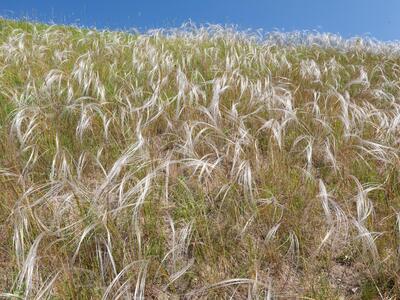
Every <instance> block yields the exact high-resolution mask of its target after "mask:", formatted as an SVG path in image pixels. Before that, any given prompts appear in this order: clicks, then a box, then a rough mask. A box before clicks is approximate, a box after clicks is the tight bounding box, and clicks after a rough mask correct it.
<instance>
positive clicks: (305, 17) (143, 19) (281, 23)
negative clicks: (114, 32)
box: [0, 0, 400, 40]
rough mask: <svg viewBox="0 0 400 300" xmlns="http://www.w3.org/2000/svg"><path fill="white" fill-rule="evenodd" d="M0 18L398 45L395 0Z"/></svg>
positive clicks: (150, 0) (8, 0)
mask: <svg viewBox="0 0 400 300" xmlns="http://www.w3.org/2000/svg"><path fill="white" fill-rule="evenodd" d="M0 15H1V16H3V17H12V18H21V17H28V18H30V19H34V20H38V21H45V22H55V23H66V24H71V23H73V24H78V25H82V26H89V27H93V26H94V27H97V28H110V29H129V28H137V29H139V30H145V29H149V28H159V27H176V26H180V25H181V24H182V23H183V22H185V21H188V20H192V21H194V22H195V23H197V24H203V23H218V24H235V25H238V26H239V28H241V29H248V28H251V29H259V28H262V29H264V30H265V31H271V30H274V29H279V30H283V31H293V30H313V29H316V30H318V31H321V32H332V33H339V34H341V35H342V36H344V37H351V36H359V35H369V36H371V37H375V38H378V39H380V40H400V0H275V1H273V0H264V1H261V0H242V1H239V0H230V1H218V0H214V1H212V0H196V1H194V0H192V1H191V0H186V1H185V0H164V1H162V0H141V1H137V0H112V1H104V0H98V1H95V0H69V1H57V0H53V1H51V0H30V1H28V0H1V1H0Z"/></svg>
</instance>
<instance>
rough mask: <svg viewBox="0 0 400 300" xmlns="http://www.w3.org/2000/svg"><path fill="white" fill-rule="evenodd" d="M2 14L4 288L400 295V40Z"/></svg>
mask: <svg viewBox="0 0 400 300" xmlns="http://www.w3.org/2000/svg"><path fill="white" fill-rule="evenodd" d="M0 26H1V31H0V87H1V93H0V104H1V106H0V135H1V143H0V147H1V148H0V180H1V181H0V182H1V194H0V200H1V201H0V203H1V210H0V224H1V227H0V237H1V239H2V244H1V248H0V264H1V266H0V276H1V279H0V291H1V293H2V294H1V296H2V297H10V298H13V297H14V298H15V297H19V298H26V299H41V298H44V299H47V298H48V299H53V298H54V299H120V298H121V299H128V298H129V299H131V298H134V299H142V298H159V299H163V298H165V299H167V298H171V299H174V298H176V299H177V298H188V299H189V298H190V299H196V298H208V299H215V298H234V299H242V298H246V299H249V298H251V299H258V298H266V299H272V298H279V297H282V298H289V297H297V298H301V297H305V298H307V299H310V298H312V299H316V298H317V299H328V298H329V299H334V298H340V297H346V298H351V297H352V298H354V299H357V298H360V297H363V298H364V299H372V298H375V297H381V298H385V299H389V298H391V299H394V298H397V297H400V294H399V292H398V291H399V290H400V281H399V277H398V269H399V263H398V262H399V251H398V249H399V245H400V239H399V235H400V233H399V219H400V218H399V215H400V189H399V179H400V174H399V170H400V164H399V157H398V156H399V143H400V117H399V116H400V100H399V99H400V98H399V97H400V86H399V79H400V51H399V49H400V45H399V44H397V43H380V42H377V41H374V40H367V39H353V40H344V39H341V38H340V37H338V36H334V35H325V34H317V33H293V34H283V33H273V34H269V35H267V36H265V37H258V36H254V35H251V34H249V33H243V32H238V31H235V30H234V29H232V28H222V27H219V26H209V27H199V28H195V27H193V26H191V25H189V26H186V27H183V28H180V29H174V30H159V31H151V32H148V33H145V34H129V33H124V32H109V31H95V30H86V29H79V28H71V27H62V26H46V25H41V24H31V23H24V22H15V21H8V20H0Z"/></svg>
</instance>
